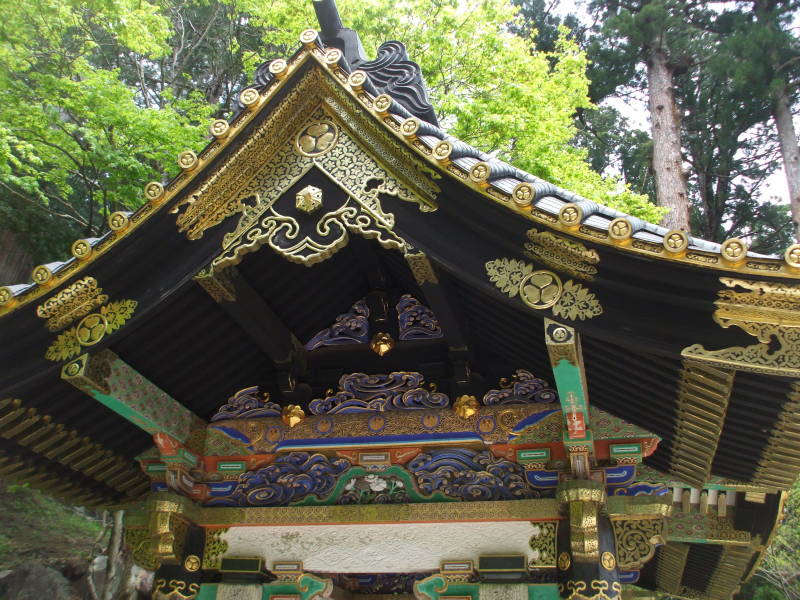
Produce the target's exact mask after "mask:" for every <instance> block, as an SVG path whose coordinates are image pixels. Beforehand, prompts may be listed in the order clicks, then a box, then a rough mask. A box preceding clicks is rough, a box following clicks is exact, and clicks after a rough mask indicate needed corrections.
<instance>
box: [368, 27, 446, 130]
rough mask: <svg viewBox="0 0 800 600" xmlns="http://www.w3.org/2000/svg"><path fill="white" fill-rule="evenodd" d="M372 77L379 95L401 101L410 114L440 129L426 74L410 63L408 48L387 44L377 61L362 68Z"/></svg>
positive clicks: (396, 44)
mask: <svg viewBox="0 0 800 600" xmlns="http://www.w3.org/2000/svg"><path fill="white" fill-rule="evenodd" d="M358 68H359V69H361V70H362V71H366V72H367V74H369V78H370V81H371V82H372V83H373V84H374V85H375V87H376V88H377V89H378V91H379V92H381V93H385V94H389V95H390V96H392V98H395V99H396V100H399V101H400V103H401V104H402V105H403V106H405V107H406V109H408V111H409V112H410V113H411V114H413V115H414V116H416V117H419V118H420V119H422V120H423V121H427V122H428V123H432V124H433V125H437V126H438V125H439V122H438V121H437V119H436V111H435V110H433V106H431V103H430V100H428V91H427V89H426V88H425V80H424V79H423V78H422V70H421V69H420V68H419V65H418V64H417V63H415V62H413V61H410V60H408V53H407V52H406V47H405V46H404V45H403V44H402V43H400V42H385V43H383V44H381V46H380V48H378V56H377V57H376V58H375V60H371V61H369V62H365V63H362V64H360V65H358Z"/></svg>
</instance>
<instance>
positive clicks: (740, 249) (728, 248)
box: [719, 238, 747, 263]
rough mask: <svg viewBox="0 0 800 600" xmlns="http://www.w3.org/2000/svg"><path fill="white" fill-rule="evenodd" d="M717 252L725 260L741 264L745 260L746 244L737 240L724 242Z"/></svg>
mask: <svg viewBox="0 0 800 600" xmlns="http://www.w3.org/2000/svg"><path fill="white" fill-rule="evenodd" d="M719 250H720V252H721V253H722V256H723V258H725V260H728V261H730V262H733V263H737V262H741V261H743V260H744V259H745V258H747V244H746V243H745V242H744V241H742V240H740V239H739V238H730V239H729V240H725V241H724V242H723V243H722V246H720V249H719Z"/></svg>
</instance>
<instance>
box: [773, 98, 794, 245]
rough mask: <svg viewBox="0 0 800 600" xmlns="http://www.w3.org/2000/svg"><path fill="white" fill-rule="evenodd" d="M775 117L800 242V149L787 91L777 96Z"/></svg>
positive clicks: (790, 201) (774, 107) (774, 108)
mask: <svg viewBox="0 0 800 600" xmlns="http://www.w3.org/2000/svg"><path fill="white" fill-rule="evenodd" d="M773 117H774V118H775V125H776V127H777V129H778V139H779V140H780V143H781V157H782V158H783V169H784V171H786V184H787V186H788V188H789V203H790V205H791V209H792V226H793V229H794V237H795V239H796V240H797V241H799V242H800V148H798V146H797V134H796V133H795V131H794V123H793V122H792V108H791V106H790V104H789V96H788V94H787V93H786V90H785V89H781V91H780V92H778V93H777V94H775V102H774V104H773Z"/></svg>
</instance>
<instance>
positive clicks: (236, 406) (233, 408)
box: [211, 386, 281, 421]
mask: <svg viewBox="0 0 800 600" xmlns="http://www.w3.org/2000/svg"><path fill="white" fill-rule="evenodd" d="M268 400H269V394H265V393H262V392H259V391H258V386H254V387H249V388H245V389H243V390H239V391H238V392H236V393H235V394H234V395H233V396H231V397H230V398H229V399H228V403H227V404H225V405H223V406H222V407H220V409H219V410H218V411H217V414H215V415H214V416H213V417H211V420H212V421H224V420H226V419H254V418H257V417H280V416H281V407H280V406H279V405H277V404H275V403H274V402H269V401H268Z"/></svg>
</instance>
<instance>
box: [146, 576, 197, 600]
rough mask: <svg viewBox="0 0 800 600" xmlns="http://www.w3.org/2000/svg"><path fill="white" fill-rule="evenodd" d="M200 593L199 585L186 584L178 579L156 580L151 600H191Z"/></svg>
mask: <svg viewBox="0 0 800 600" xmlns="http://www.w3.org/2000/svg"><path fill="white" fill-rule="evenodd" d="M198 593H200V584H199V583H186V582H185V581H181V580H179V579H170V580H169V583H167V580H166V579H156V581H155V584H154V585H153V600H193V599H194V598H196V597H197V594H198Z"/></svg>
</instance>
